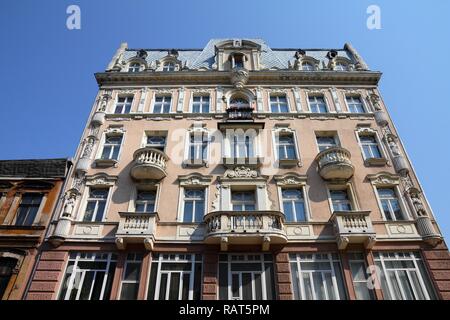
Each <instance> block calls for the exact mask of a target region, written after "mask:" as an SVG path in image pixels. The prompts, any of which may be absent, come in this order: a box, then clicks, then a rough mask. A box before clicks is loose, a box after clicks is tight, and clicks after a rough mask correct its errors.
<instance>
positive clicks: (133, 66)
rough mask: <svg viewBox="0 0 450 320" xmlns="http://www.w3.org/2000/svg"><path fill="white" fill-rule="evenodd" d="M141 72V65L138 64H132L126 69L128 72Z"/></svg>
mask: <svg viewBox="0 0 450 320" xmlns="http://www.w3.org/2000/svg"><path fill="white" fill-rule="evenodd" d="M140 70H141V64H140V63H139V62H133V63H131V64H130V66H129V67H128V72H139V71H140Z"/></svg>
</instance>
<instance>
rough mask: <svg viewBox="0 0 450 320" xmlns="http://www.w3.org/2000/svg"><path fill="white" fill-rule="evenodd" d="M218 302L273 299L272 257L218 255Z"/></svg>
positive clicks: (266, 255)
mask: <svg viewBox="0 0 450 320" xmlns="http://www.w3.org/2000/svg"><path fill="white" fill-rule="evenodd" d="M219 299H221V300H273V299H275V281H274V271H273V257H272V255H271V254H221V255H220V256H219Z"/></svg>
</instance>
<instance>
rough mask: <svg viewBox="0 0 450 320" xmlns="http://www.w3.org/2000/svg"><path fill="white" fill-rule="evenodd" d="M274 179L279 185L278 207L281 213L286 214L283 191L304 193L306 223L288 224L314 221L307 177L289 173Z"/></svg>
mask: <svg viewBox="0 0 450 320" xmlns="http://www.w3.org/2000/svg"><path fill="white" fill-rule="evenodd" d="M274 179H275V181H276V185H277V193H278V207H279V208H280V211H281V212H283V213H284V207H283V196H282V193H281V191H282V189H301V190H302V192H303V201H304V205H305V221H299V222H294V221H292V222H287V223H302V222H308V221H313V218H312V211H311V204H310V202H309V195H308V192H309V186H308V185H307V184H306V180H307V177H306V176H300V175H297V174H292V173H290V174H289V173H288V174H285V175H281V176H274Z"/></svg>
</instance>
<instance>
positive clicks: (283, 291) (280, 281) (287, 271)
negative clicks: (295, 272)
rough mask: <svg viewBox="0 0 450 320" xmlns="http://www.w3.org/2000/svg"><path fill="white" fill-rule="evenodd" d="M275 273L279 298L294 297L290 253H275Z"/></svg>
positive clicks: (288, 298) (287, 298)
mask: <svg viewBox="0 0 450 320" xmlns="http://www.w3.org/2000/svg"><path fill="white" fill-rule="evenodd" d="M275 275H276V286H277V293H278V299H280V300H292V299H294V294H293V291H292V283H291V268H290V266H289V255H288V254H287V253H277V254H275Z"/></svg>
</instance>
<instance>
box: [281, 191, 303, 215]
mask: <svg viewBox="0 0 450 320" xmlns="http://www.w3.org/2000/svg"><path fill="white" fill-rule="evenodd" d="M281 196H282V198H283V199H282V201H283V213H284V215H285V217H286V222H300V221H306V210H305V198H304V196H303V190H302V189H281Z"/></svg>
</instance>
